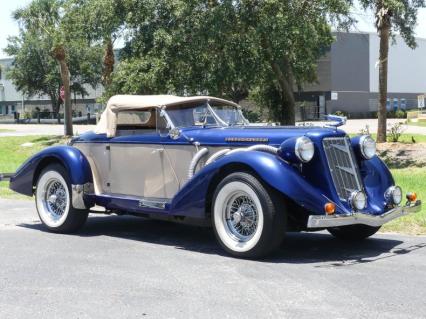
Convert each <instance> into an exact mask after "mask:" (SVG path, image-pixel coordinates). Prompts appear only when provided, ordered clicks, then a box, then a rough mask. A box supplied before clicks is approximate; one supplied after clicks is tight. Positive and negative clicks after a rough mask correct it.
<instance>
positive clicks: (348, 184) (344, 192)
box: [323, 137, 362, 201]
mask: <svg viewBox="0 0 426 319" xmlns="http://www.w3.org/2000/svg"><path fill="white" fill-rule="evenodd" d="M323 147H324V151H325V155H326V156H327V161H328V167H329V168H330V173H331V177H332V178H333V182H334V186H335V187H336V191H337V194H338V195H339V198H340V199H341V200H343V201H346V200H347V199H348V198H349V195H350V194H351V193H352V192H353V191H360V190H362V186H361V178H360V175H359V171H358V166H357V165H356V161H355V156H354V153H353V150H352V147H351V146H350V141H349V139H348V138H347V137H331V138H324V140H323Z"/></svg>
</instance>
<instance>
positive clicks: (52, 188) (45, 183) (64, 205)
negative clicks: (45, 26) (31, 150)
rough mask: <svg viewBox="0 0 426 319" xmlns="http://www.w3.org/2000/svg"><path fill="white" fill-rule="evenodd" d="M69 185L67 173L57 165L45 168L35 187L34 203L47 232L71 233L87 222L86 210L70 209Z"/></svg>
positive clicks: (70, 195)
mask: <svg viewBox="0 0 426 319" xmlns="http://www.w3.org/2000/svg"><path fill="white" fill-rule="evenodd" d="M70 189H71V183H70V179H69V176H68V173H67V171H66V170H65V169H64V168H63V167H62V166H61V165H59V164H52V165H49V166H47V167H46V168H45V169H44V170H43V171H42V172H41V174H40V176H39V179H38V181H37V185H36V191H35V201H36V207H37V212H38V215H39V217H40V220H41V222H42V223H43V225H44V226H45V227H47V228H48V229H49V230H51V231H54V232H58V233H71V232H75V231H77V230H78V229H80V228H81V227H82V226H83V225H84V223H85V222H86V220H87V216H88V211H87V210H77V209H75V208H73V207H72V204H71V203H72V194H71V192H70Z"/></svg>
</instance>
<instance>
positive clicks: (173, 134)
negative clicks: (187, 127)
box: [169, 127, 181, 140]
mask: <svg viewBox="0 0 426 319" xmlns="http://www.w3.org/2000/svg"><path fill="white" fill-rule="evenodd" d="M180 135H181V133H180V130H179V129H178V128H177V127H174V128H172V129H170V130H169V136H170V138H171V139H172V140H177V139H178V138H179V137H180Z"/></svg>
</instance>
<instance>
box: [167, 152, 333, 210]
mask: <svg viewBox="0 0 426 319" xmlns="http://www.w3.org/2000/svg"><path fill="white" fill-rule="evenodd" d="M230 164H242V165H244V166H247V167H250V168H251V169H252V170H253V171H255V172H256V174H257V175H258V176H259V177H260V178H262V180H263V181H264V182H265V183H266V184H268V185H269V186H271V187H272V188H274V189H276V190H277V191H279V192H281V193H282V194H284V195H286V196H287V197H288V198H290V199H292V200H293V201H295V202H296V203H298V204H299V205H300V206H302V207H304V208H305V209H306V210H308V211H310V212H313V213H319V212H323V210H324V205H325V203H326V202H327V201H328V200H327V198H326V197H325V196H324V195H323V194H322V192H321V190H320V189H318V188H316V187H314V186H312V185H311V184H310V183H308V182H307V181H306V180H305V179H304V178H303V177H302V176H301V175H300V173H299V171H298V170H297V169H296V168H294V167H293V166H291V165H289V164H288V163H286V162H284V161H283V160H281V159H280V158H278V157H277V156H276V155H273V154H270V153H265V152H259V151H244V152H238V153H234V154H231V155H226V156H224V157H222V158H221V159H219V160H217V161H215V162H213V163H212V164H209V165H207V166H205V167H204V168H202V169H201V170H200V171H198V172H197V174H195V175H194V176H193V178H192V179H191V180H189V181H188V182H187V183H186V185H184V187H183V188H182V189H181V190H180V191H179V192H178V193H177V194H176V196H175V197H174V198H173V200H172V202H171V206H170V208H171V212H172V213H173V214H175V215H182V216H190V217H197V218H202V217H204V214H205V207H206V206H205V205H206V199H207V197H208V195H209V194H208V191H209V185H210V183H211V182H212V179H213V178H214V176H216V175H217V174H220V171H221V169H222V168H224V167H226V166H228V165H230ZM338 209H339V208H338Z"/></svg>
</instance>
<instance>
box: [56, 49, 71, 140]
mask: <svg viewBox="0 0 426 319" xmlns="http://www.w3.org/2000/svg"><path fill="white" fill-rule="evenodd" d="M53 55H54V57H55V59H56V60H57V61H58V63H59V67H60V70H61V79H62V85H63V86H64V92H65V99H64V135H65V136H73V127H72V107H71V91H70V72H69V69H68V65H67V62H66V55H65V49H64V47H63V46H58V47H56V48H55V49H54V50H53Z"/></svg>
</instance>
